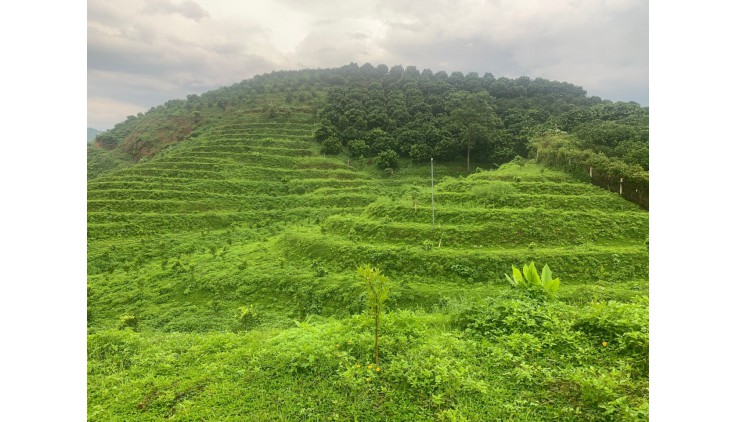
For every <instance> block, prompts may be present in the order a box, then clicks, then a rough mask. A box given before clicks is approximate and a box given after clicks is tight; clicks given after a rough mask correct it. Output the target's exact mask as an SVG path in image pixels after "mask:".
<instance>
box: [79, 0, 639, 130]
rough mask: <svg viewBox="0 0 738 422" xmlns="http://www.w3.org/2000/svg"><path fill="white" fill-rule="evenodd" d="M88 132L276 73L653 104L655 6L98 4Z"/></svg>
mask: <svg viewBox="0 0 738 422" xmlns="http://www.w3.org/2000/svg"><path fill="white" fill-rule="evenodd" d="M87 5H88V6H87V12H88V15H87V88H88V90H87V95H88V111H87V122H88V126H91V127H94V128H97V129H108V128H110V127H112V126H113V125H114V124H115V123H117V122H119V121H122V120H124V119H125V117H126V116H127V115H129V114H135V113H138V112H143V111H146V110H148V109H149V108H151V107H152V106H156V105H159V104H162V103H164V102H166V101H167V100H169V99H173V98H184V97H185V96H186V95H187V94H192V93H202V92H205V91H208V90H211V89H214V88H217V87H219V86H224V85H231V84H233V83H236V82H239V81H241V80H243V79H247V78H250V77H252V76H254V75H257V74H261V73H265V72H271V71H272V70H290V69H301V68H326V67H338V66H342V65H345V64H348V63H351V62H355V63H358V64H359V65H362V64H364V63H367V62H368V63H371V64H373V65H375V66H376V65H378V64H386V65H388V66H390V67H391V66H393V65H396V64H400V65H403V66H408V65H413V66H417V67H418V68H419V69H421V70H422V69H424V68H428V69H431V70H432V71H433V72H438V71H440V70H445V71H446V72H449V73H450V72H452V71H461V72H464V73H466V72H471V71H474V72H478V73H480V74H483V73H485V72H491V73H492V74H494V75H495V76H507V77H512V78H515V77H518V76H523V75H525V76H530V77H532V78H535V77H542V78H546V79H552V80H559V81H566V82H571V83H573V84H575V85H579V86H582V87H583V88H584V89H585V90H587V92H588V94H589V95H598V96H600V97H602V98H606V99H611V100H614V101H637V102H639V103H641V104H642V105H648V23H649V19H648V2H647V1H645V0H596V1H593V0H422V1H418V0H407V1H402V0H392V1H390V0H355V1H350V2H347V1H341V0H248V1H236V0H127V1H125V2H121V1H117V0H89V1H88V2H87Z"/></svg>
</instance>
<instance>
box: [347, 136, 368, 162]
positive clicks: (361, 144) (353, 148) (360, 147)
mask: <svg viewBox="0 0 738 422" xmlns="http://www.w3.org/2000/svg"><path fill="white" fill-rule="evenodd" d="M346 146H347V147H348V152H349V155H350V156H352V157H354V158H359V157H361V156H364V157H366V156H367V154H369V145H367V144H366V141H364V140H363V139H354V140H351V141H348V144H347V145H346Z"/></svg>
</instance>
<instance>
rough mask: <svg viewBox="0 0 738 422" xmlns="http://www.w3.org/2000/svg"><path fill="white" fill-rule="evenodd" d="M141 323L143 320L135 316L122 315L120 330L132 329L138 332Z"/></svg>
mask: <svg viewBox="0 0 738 422" xmlns="http://www.w3.org/2000/svg"><path fill="white" fill-rule="evenodd" d="M140 322H141V320H140V319H139V318H138V317H137V316H135V315H122V316H121V317H120V318H119V319H118V328H120V329H121V330H124V329H126V328H130V329H131V330H133V331H138V328H139V323H140Z"/></svg>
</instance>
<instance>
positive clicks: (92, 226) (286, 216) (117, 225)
mask: <svg viewBox="0 0 738 422" xmlns="http://www.w3.org/2000/svg"><path fill="white" fill-rule="evenodd" d="M361 208H362V207H351V206H344V207H338V206H336V207H326V208H316V207H291V208H285V209H266V210H265V209H261V210H253V211H246V212H201V213H188V214H185V213H181V214H165V213H148V214H142V213H140V212H135V213H113V212H107V211H106V212H88V214H87V239H88V240H90V241H93V240H102V239H107V238H113V237H136V236H151V235H156V234H161V233H174V232H177V231H181V232H187V231H194V230H222V229H226V228H229V227H232V226H233V225H247V226H249V227H255V228H257V227H264V226H266V225H269V224H275V223H296V222H301V223H304V222H307V223H309V224H318V223H320V222H321V221H323V220H324V219H325V218H327V217H329V216H331V215H334V214H338V213H349V214H356V213H358V212H360V211H361Z"/></svg>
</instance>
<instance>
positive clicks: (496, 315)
mask: <svg viewBox="0 0 738 422" xmlns="http://www.w3.org/2000/svg"><path fill="white" fill-rule="evenodd" d="M454 319H455V323H456V325H457V326H458V327H459V328H461V329H464V330H466V331H468V332H470V333H473V334H476V335H480V336H482V337H485V338H489V337H496V336H500V335H507V334H513V333H534V334H535V333H542V332H548V331H551V330H553V329H554V328H555V327H556V326H557V325H558V324H559V322H558V320H557V318H556V317H555V316H554V314H553V313H552V311H551V309H550V308H549V307H548V306H546V305H543V304H541V303H538V302H536V301H531V300H527V299H512V298H507V299H496V298H494V299H493V298H489V299H486V300H485V301H484V302H483V303H482V304H480V305H476V306H472V307H470V308H467V309H463V310H461V311H460V312H459V313H458V314H457V315H456V316H455V318H454Z"/></svg>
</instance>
